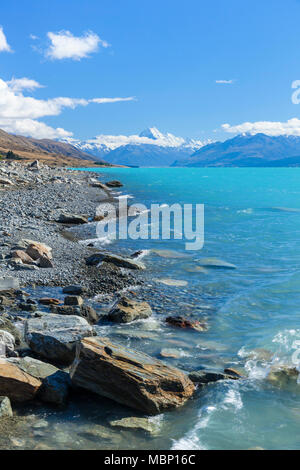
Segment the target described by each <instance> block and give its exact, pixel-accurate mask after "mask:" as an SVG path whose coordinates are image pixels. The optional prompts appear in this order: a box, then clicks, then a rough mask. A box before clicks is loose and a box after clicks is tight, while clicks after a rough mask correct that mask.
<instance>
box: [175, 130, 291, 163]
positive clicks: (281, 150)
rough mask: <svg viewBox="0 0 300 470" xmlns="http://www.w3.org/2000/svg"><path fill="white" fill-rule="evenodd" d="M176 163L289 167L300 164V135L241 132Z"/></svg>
mask: <svg viewBox="0 0 300 470" xmlns="http://www.w3.org/2000/svg"><path fill="white" fill-rule="evenodd" d="M172 166H188V167H218V166H221V167H276V166H277V167H285V166H300V137H299V136H292V135H279V136H269V135H266V134H255V135H250V134H241V135H237V136H236V137H233V138H232V139H229V140H226V141H225V142H214V143H211V144H209V145H206V146H203V147H202V148H201V149H199V150H198V151H196V152H194V153H193V154H192V155H191V156H190V157H189V158H188V159H186V160H184V161H182V160H178V161H176V162H175V163H174V164H173V165H172Z"/></svg>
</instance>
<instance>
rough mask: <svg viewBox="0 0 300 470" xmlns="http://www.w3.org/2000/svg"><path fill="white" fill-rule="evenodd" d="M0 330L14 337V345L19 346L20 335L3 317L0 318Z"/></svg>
mask: <svg viewBox="0 0 300 470" xmlns="http://www.w3.org/2000/svg"><path fill="white" fill-rule="evenodd" d="M0 330H4V331H7V332H8V333H10V334H11V335H12V336H13V337H14V340H15V343H16V345H20V343H21V333H20V332H19V330H18V329H17V328H16V327H15V325H14V324H13V323H12V322H11V321H10V320H9V319H8V318H7V317H5V316H1V317H0Z"/></svg>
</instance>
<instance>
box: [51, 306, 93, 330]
mask: <svg viewBox="0 0 300 470" xmlns="http://www.w3.org/2000/svg"><path fill="white" fill-rule="evenodd" d="M52 312H53V313H56V314H58V315H77V316H78V317H82V318H85V319H86V320H87V321H88V322H89V323H90V324H91V325H94V324H96V323H98V321H99V316H98V314H97V312H96V311H95V310H94V309H93V308H92V307H90V306H89V305H81V306H72V305H61V306H57V307H52Z"/></svg>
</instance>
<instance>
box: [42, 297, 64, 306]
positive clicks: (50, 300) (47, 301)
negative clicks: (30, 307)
mask: <svg viewBox="0 0 300 470" xmlns="http://www.w3.org/2000/svg"><path fill="white" fill-rule="evenodd" d="M39 303H40V304H41V305H60V304H61V303H62V301H61V300H59V299H54V298H48V297H43V298H42V299H39Z"/></svg>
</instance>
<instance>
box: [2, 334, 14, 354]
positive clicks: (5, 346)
mask: <svg viewBox="0 0 300 470" xmlns="http://www.w3.org/2000/svg"><path fill="white" fill-rule="evenodd" d="M14 350H15V338H14V337H13V335H12V334H10V333H8V332H7V331H4V330H0V357H6V356H9V355H10V354H12V353H13V352H14Z"/></svg>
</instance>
